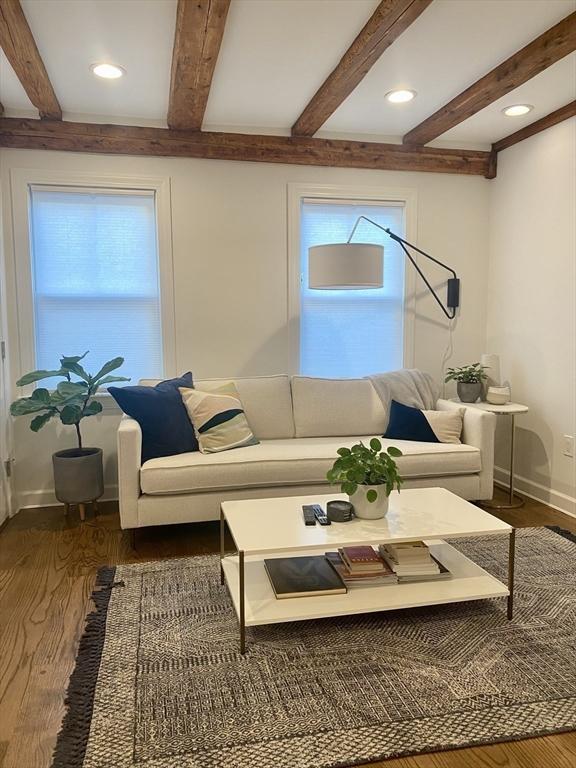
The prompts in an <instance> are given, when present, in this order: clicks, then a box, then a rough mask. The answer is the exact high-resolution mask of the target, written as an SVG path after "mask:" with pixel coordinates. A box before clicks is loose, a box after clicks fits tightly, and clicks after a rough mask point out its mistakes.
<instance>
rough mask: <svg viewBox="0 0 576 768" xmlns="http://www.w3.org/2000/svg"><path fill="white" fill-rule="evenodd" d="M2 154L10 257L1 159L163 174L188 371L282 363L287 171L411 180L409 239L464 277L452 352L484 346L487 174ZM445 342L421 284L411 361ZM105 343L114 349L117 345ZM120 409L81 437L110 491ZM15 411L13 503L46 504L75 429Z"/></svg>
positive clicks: (280, 368)
mask: <svg viewBox="0 0 576 768" xmlns="http://www.w3.org/2000/svg"><path fill="white" fill-rule="evenodd" d="M1 156H2V168H3V171H2V176H3V178H2V182H3V184H4V190H5V194H4V206H5V220H6V222H7V224H8V226H6V227H5V238H6V251H7V255H9V256H10V260H12V259H13V258H14V254H13V241H12V227H11V222H10V220H11V211H10V205H9V199H10V198H9V195H8V194H6V190H7V189H8V184H9V174H10V170H11V168H31V169H40V170H41V169H57V170H59V171H67V170H68V171H73V172H76V173H80V172H82V173H96V174H112V175H114V174H118V175H122V174H125V175H131V176H135V175H142V176H169V177H170V178H171V185H172V237H173V259H174V282H175V311H176V358H177V367H178V370H179V371H184V370H186V369H188V368H191V369H192V370H193V372H194V374H195V375H196V376H197V377H205V376H206V377H207V376H228V375H230V376H233V375H252V374H256V375H257V374H266V373H276V372H286V371H288V370H289V359H290V358H289V329H288V325H287V316H288V302H287V184H288V183H289V182H299V183H312V184H344V185H345V184H349V185H355V186H358V185H366V186H369V187H382V188H386V187H391V188H398V187H403V188H412V189H414V190H416V192H417V196H418V218H417V221H418V240H417V242H418V244H419V245H420V246H421V247H422V248H423V249H424V250H426V251H428V252H430V253H431V254H433V255H435V256H437V257H439V258H440V259H442V260H444V261H446V262H447V263H448V264H450V265H452V266H453V267H454V268H455V269H456V271H457V272H458V274H459V276H460V277H461V278H462V313H461V318H460V319H459V320H458V321H457V323H456V327H455V331H454V354H453V357H452V362H453V363H454V364H461V363H464V362H468V361H470V360H476V359H478V357H479V355H480V353H481V352H482V351H483V350H484V347H485V327H486V312H485V297H486V285H487V250H488V235H487V221H488V193H489V189H490V182H487V181H485V180H484V179H482V178H480V177H472V176H459V175H448V174H430V173H406V172H384V171H368V170H348V169H335V168H307V167H298V166H285V165H267V164H259V163H240V162H228V161H217V160H172V159H163V158H137V157H108V156H96V155H82V154H71V153H58V152H44V151H27V150H1ZM15 258H16V259H18V254H15ZM438 274H440V273H438ZM442 279H445V274H444V275H442ZM11 304H12V306H11V309H12V312H11V313H10V318H11V320H10V342H11V344H10V354H11V357H12V360H13V365H12V370H13V371H14V379H16V378H17V377H18V376H19V375H20V374H21V368H20V365H19V360H18V354H19V351H18V344H17V340H18V329H17V324H16V316H15V312H14V310H15V304H16V299H15V297H14V296H13V298H12V302H11ZM447 341H448V333H447V323H446V322H445V319H444V317H443V315H442V314H441V312H440V310H439V309H438V307H437V306H436V305H435V304H434V302H433V299H432V298H431V297H430V296H428V295H427V294H426V291H425V289H421V287H420V289H419V292H418V295H417V302H416V323H415V345H414V348H415V360H414V362H415V365H416V366H417V367H420V368H422V369H424V370H428V371H430V372H431V373H432V374H434V375H435V376H436V377H438V378H439V377H440V372H441V358H442V354H443V352H444V349H445V347H446V344H447ZM89 347H90V340H89V339H87V343H86V348H87V349H89ZM110 352H111V355H112V354H121V353H122V349H121V346H120V348H118V349H114V350H111V351H110ZM118 418H119V417H118V415H117V414H116V413H114V412H112V413H110V412H105V413H104V414H103V415H102V416H100V417H97V418H94V419H89V420H87V424H86V433H87V434H86V440H85V443H86V444H88V443H93V444H97V445H100V446H101V447H102V448H103V449H104V451H105V454H106V457H107V459H106V485H107V494H108V495H109V496H114V494H115V483H116V469H115V456H114V453H115V426H116V424H117V421H118ZM25 421H26V420H23V421H22V420H21V421H19V422H17V423H16V429H15V433H16V434H15V446H16V455H15V458H16V466H15V477H16V490H17V492H18V497H19V504H20V506H25V505H29V504H40V503H48V502H49V501H51V500H52V496H51V487H52V480H51V468H50V460H51V459H50V457H51V453H52V451H53V450H55V449H57V448H61V447H68V446H70V445H71V444H72V442H73V436H72V435H71V434H70V433H69V432H68V431H64V430H63V429H62V427H60V426H58V425H56V424H52V423H51V424H50V425H49V426H48V427H46V428H45V429H44V430H43V431H42V432H41V433H39V434H38V435H33V434H32V433H31V432H30V431H29V430H28V428H27V424H26V423H25Z"/></svg>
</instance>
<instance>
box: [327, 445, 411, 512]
mask: <svg viewBox="0 0 576 768" xmlns="http://www.w3.org/2000/svg"><path fill="white" fill-rule="evenodd" d="M337 453H338V458H337V459H336V461H335V462H334V465H333V466H332V468H331V469H330V470H328V473H327V475H326V477H327V479H328V481H329V482H330V483H332V484H333V485H340V488H341V489H342V493H347V494H348V496H349V498H350V502H351V503H352V504H353V506H354V512H355V513H356V517H360V518H365V519H375V518H379V517H384V515H385V514H386V512H387V511H388V497H389V496H390V494H391V493H392V491H393V490H394V488H397V489H398V490H400V486H401V485H402V482H403V481H402V478H401V477H400V474H399V473H398V467H397V465H396V462H395V461H394V459H395V458H398V456H402V451H401V450H400V449H399V448H395V447H394V446H393V445H391V446H390V447H389V448H386V449H385V450H382V443H381V442H380V440H378V438H377V437H373V438H372V439H371V440H370V444H369V445H365V444H364V443H363V442H362V441H360V442H359V443H356V444H355V445H353V446H352V447H351V448H339V449H338V451H337Z"/></svg>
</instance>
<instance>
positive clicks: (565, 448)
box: [562, 435, 574, 459]
mask: <svg viewBox="0 0 576 768" xmlns="http://www.w3.org/2000/svg"><path fill="white" fill-rule="evenodd" d="M562 439H563V441H564V442H563V443H562V453H563V454H564V456H568V457H569V458H571V459H573V458H574V435H563V436H562Z"/></svg>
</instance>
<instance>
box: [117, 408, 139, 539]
mask: <svg viewBox="0 0 576 768" xmlns="http://www.w3.org/2000/svg"><path fill="white" fill-rule="evenodd" d="M117 442H118V498H119V500H120V525H121V527H122V528H137V527H138V498H139V497H140V465H141V463H142V430H141V429H140V424H138V422H137V421H135V420H134V419H131V418H130V417H129V416H123V417H122V419H121V421H120V424H119V426H118V435H117Z"/></svg>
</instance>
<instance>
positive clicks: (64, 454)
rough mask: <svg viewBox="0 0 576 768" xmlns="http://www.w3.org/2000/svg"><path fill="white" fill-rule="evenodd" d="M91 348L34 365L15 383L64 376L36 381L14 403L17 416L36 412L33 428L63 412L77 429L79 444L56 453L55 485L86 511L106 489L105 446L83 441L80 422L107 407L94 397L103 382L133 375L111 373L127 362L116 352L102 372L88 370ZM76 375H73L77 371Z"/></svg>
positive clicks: (66, 501)
mask: <svg viewBox="0 0 576 768" xmlns="http://www.w3.org/2000/svg"><path fill="white" fill-rule="evenodd" d="M87 354H88V352H85V353H84V354H83V355H76V356H74V357H62V358H60V368H58V369H55V370H50V371H32V372H31V373H27V374H26V375H25V376H22V378H21V379H19V380H18V381H17V382H16V384H17V385H18V386H19V387H25V386H27V385H29V384H35V383H36V382H38V381H42V380H43V379H50V378H56V377H60V378H61V379H62V381H59V382H58V384H57V386H56V389H47V388H45V387H36V389H35V390H34V391H33V392H32V394H31V395H30V396H29V397H21V398H19V399H18V400H15V401H14V402H13V403H12V405H11V406H10V413H11V414H12V416H29V415H34V418H33V419H32V420H31V422H30V429H31V430H32V431H33V432H38V431H39V430H40V429H42V427H44V426H45V425H46V424H48V422H49V421H50V420H51V419H53V418H58V419H60V421H61V422H62V424H65V425H67V426H73V427H74V429H75V430H76V440H77V443H78V445H77V447H76V448H69V449H66V450H63V451H56V453H54V454H53V455H52V466H53V469H54V487H55V492H56V498H57V499H58V500H59V501H61V502H63V503H64V504H66V505H68V504H80V505H81V506H80V514H81V516H83V514H84V506H83V505H84V503H85V502H93V501H96V500H97V499H98V498H100V496H101V495H102V494H103V492H104V473H103V467H102V449H101V448H86V447H84V445H83V443H82V432H81V429H80V424H81V422H82V420H83V419H85V418H87V417H89V416H96V414H98V413H100V412H101V411H102V404H101V403H99V402H98V401H97V400H94V396H95V395H96V393H97V392H98V390H99V389H100V387H101V386H103V385H105V384H111V383H112V382H115V381H129V379H127V378H126V377H125V376H111V375H110V373H111V372H112V371H114V370H116V369H117V368H119V367H120V366H121V365H122V363H123V362H124V358H123V357H115V358H113V359H112V360H109V361H108V362H107V363H105V364H104V365H103V366H102V367H101V368H100V370H99V371H98V373H96V374H94V375H91V374H89V373H87V372H86V371H85V370H84V368H83V366H82V365H81V364H80V361H81V360H83V359H84V358H85V357H86V355H87ZM73 376H74V377H75V380H72V377H73Z"/></svg>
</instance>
